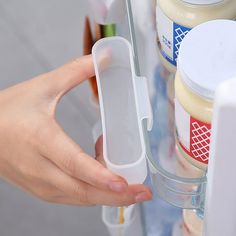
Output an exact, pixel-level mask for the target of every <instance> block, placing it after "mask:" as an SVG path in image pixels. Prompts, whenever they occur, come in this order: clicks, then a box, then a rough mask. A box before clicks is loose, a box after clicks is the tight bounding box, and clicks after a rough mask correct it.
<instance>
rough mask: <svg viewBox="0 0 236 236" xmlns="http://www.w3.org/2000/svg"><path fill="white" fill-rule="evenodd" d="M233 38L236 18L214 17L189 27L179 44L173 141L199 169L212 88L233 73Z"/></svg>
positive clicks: (206, 144)
mask: <svg viewBox="0 0 236 236" xmlns="http://www.w3.org/2000/svg"><path fill="white" fill-rule="evenodd" d="M235 42H236V22H235V21H230V20H214V21H209V22H206V23H203V24H201V25H199V26H197V27H195V28H194V29H193V30H191V31H190V32H189V33H188V35H187V36H186V37H185V39H184V40H183V42H182V44H181V47H180V51H179V57H178V66H177V73H176V77H175V96H176V98H175V122H176V139H177V145H178V147H179V150H180V152H181V153H182V155H183V156H184V157H185V158H186V159H187V160H188V161H189V162H190V163H192V164H193V165H195V166H196V167H198V168H200V169H203V170H205V169H206V168H207V165H208V159H209V148H210V135H211V121H212V110H213V102H214V93H215V90H216V88H217V86H218V85H219V84H220V83H221V82H223V81H225V80H227V79H231V78H232V77H234V76H236V44H235ZM229 122H232V121H231V120H229Z"/></svg>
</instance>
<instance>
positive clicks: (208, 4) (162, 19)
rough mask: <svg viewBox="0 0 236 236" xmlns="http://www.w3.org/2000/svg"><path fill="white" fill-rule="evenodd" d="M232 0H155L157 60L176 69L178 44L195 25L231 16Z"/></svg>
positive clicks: (234, 7)
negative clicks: (158, 54)
mask: <svg viewBox="0 0 236 236" xmlns="http://www.w3.org/2000/svg"><path fill="white" fill-rule="evenodd" d="M235 18H236V1H235V0H157V10H156V19H157V32H158V42H159V43H158V45H159V48H160V59H161V62H162V64H163V65H164V66H165V67H166V68H167V69H168V70H169V71H170V72H171V73H175V72H176V62H177V57H178V53H179V47H180V44H181V42H182V40H183V38H184V37H185V36H186V34H187V33H188V32H189V31H190V30H191V29H192V28H193V27H195V26H197V25H199V24H201V23H204V22H206V21H209V20H214V19H235Z"/></svg>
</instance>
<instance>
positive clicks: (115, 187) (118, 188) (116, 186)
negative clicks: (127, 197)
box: [109, 181, 128, 192]
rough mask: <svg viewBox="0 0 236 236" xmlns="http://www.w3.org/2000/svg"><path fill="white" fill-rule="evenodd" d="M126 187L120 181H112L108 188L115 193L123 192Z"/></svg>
mask: <svg viewBox="0 0 236 236" xmlns="http://www.w3.org/2000/svg"><path fill="white" fill-rule="evenodd" d="M127 187H128V185H127V184H126V183H124V182H121V181H113V182H111V183H110V184H109V188H110V189H111V190H112V191H115V192H124V191H125V190H126V189H127Z"/></svg>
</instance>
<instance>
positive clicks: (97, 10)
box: [89, 0, 126, 25]
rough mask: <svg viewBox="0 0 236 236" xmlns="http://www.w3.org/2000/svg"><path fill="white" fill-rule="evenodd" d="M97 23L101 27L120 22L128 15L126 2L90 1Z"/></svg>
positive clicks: (115, 0)
mask: <svg viewBox="0 0 236 236" xmlns="http://www.w3.org/2000/svg"><path fill="white" fill-rule="evenodd" d="M89 3H90V6H91V10H92V13H93V16H94V18H95V21H96V22H97V23H99V24H101V25H110V24H116V23H118V22H120V21H121V20H122V19H123V18H124V16H125V14H126V5H125V0H89Z"/></svg>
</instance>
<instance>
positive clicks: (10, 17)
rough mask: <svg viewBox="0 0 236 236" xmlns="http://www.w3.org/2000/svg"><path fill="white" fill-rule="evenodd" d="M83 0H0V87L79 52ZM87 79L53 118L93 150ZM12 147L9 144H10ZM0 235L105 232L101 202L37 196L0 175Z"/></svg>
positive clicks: (62, 235) (70, 235)
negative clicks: (85, 203)
mask: <svg viewBox="0 0 236 236" xmlns="http://www.w3.org/2000/svg"><path fill="white" fill-rule="evenodd" d="M87 12H88V3H87V1H86V0H60V1H58V0H44V1H39V0H38V1H36V0H34V1H32V0H20V1H19V0H0V77H1V79H0V89H4V88H7V87H9V86H11V85H14V84H16V83H19V82H21V81H24V80H27V79H30V78H32V77H34V76H36V75H38V74H41V73H44V72H47V71H50V70H52V69H54V68H56V67H58V66H60V65H62V64H64V63H66V62H67V61H69V60H71V59H73V58H76V57H78V56H81V55H82V34H83V22H84V16H85V14H87ZM90 99H91V94H90V89H89V85H88V83H87V82H85V83H83V84H82V85H81V86H79V87H78V88H76V89H74V90H73V91H72V92H70V93H69V94H68V95H66V96H65V97H64V98H63V99H62V101H61V102H60V104H59V106H58V109H57V118H58V121H59V123H60V124H61V125H62V126H63V128H64V130H65V131H66V132H67V133H68V134H69V135H70V136H71V137H72V138H73V139H74V140H75V141H76V142H77V143H79V144H80V146H81V147H82V148H83V149H84V150H85V151H86V152H87V153H89V154H90V155H94V144H93V140H92V132H91V127H92V124H93V123H94V121H95V117H93V115H92V116H91V114H94V111H93V107H92V106H87V105H86V104H88V103H90ZM13 148H14V147H13ZM0 235H1V236H28V235H32V236H42V235H50V236H54V235H55V236H56V235H57V236H65V235H66V236H75V235H80V236H87V235H88V236H92V235H99V236H100V235H101V236H106V235H108V234H107V232H106V229H105V227H104V226H103V224H102V221H101V212H100V207H91V208H88V207H79V206H59V205H53V204H47V203H45V202H42V201H40V200H38V199H36V198H34V197H32V196H30V195H29V194H27V193H24V192H22V191H21V190H19V189H17V188H16V187H15V186H12V185H10V184H8V183H6V182H4V181H3V180H0Z"/></svg>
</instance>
